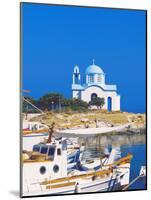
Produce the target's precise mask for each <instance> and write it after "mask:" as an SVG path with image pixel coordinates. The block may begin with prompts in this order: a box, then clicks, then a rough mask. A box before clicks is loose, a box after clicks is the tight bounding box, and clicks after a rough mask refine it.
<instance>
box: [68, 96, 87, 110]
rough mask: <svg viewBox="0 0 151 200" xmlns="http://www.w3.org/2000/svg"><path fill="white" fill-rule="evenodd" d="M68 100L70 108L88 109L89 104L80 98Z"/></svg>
mask: <svg viewBox="0 0 151 200" xmlns="http://www.w3.org/2000/svg"><path fill="white" fill-rule="evenodd" d="M70 101H71V102H70V103H71V104H70V107H71V109H72V110H78V111H80V110H82V111H83V110H86V109H88V106H89V105H88V103H87V102H85V101H82V100H80V99H71V100H70Z"/></svg>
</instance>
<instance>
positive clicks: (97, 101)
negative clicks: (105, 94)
mask: <svg viewBox="0 0 151 200" xmlns="http://www.w3.org/2000/svg"><path fill="white" fill-rule="evenodd" d="M104 104H105V101H104V98H100V97H96V98H94V99H92V100H91V101H90V102H89V106H97V108H102V106H103V105H104Z"/></svg>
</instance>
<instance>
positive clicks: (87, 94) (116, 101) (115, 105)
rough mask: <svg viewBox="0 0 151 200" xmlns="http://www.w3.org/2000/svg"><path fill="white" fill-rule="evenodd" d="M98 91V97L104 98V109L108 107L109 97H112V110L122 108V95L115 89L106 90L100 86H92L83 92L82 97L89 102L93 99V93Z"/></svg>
mask: <svg viewBox="0 0 151 200" xmlns="http://www.w3.org/2000/svg"><path fill="white" fill-rule="evenodd" d="M93 93H96V94H97V96H98V97H100V98H104V100H105V104H104V106H103V107H102V109H105V110H107V109H108V97H111V99H112V111H118V110H120V96H119V95H117V93H116V92H115V91H104V90H102V89H101V88H100V87H96V86H91V87H88V88H87V89H86V90H84V91H82V92H81V99H82V100H83V101H86V102H87V103H88V102H89V101H91V95H92V94H93Z"/></svg>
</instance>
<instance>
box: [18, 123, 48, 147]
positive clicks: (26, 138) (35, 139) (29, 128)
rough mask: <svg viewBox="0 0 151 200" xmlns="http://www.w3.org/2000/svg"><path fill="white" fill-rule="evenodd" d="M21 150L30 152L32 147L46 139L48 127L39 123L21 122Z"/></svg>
mask: <svg viewBox="0 0 151 200" xmlns="http://www.w3.org/2000/svg"><path fill="white" fill-rule="evenodd" d="M22 135H23V150H27V151H32V149H33V146H34V145H35V144H38V143H40V142H44V141H46V140H47V138H48V126H46V125H45V124H41V123H40V122H30V121H28V120H23V131H22Z"/></svg>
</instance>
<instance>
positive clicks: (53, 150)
mask: <svg viewBox="0 0 151 200" xmlns="http://www.w3.org/2000/svg"><path fill="white" fill-rule="evenodd" d="M54 152H55V148H54V147H49V150H48V156H53V155H54Z"/></svg>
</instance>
